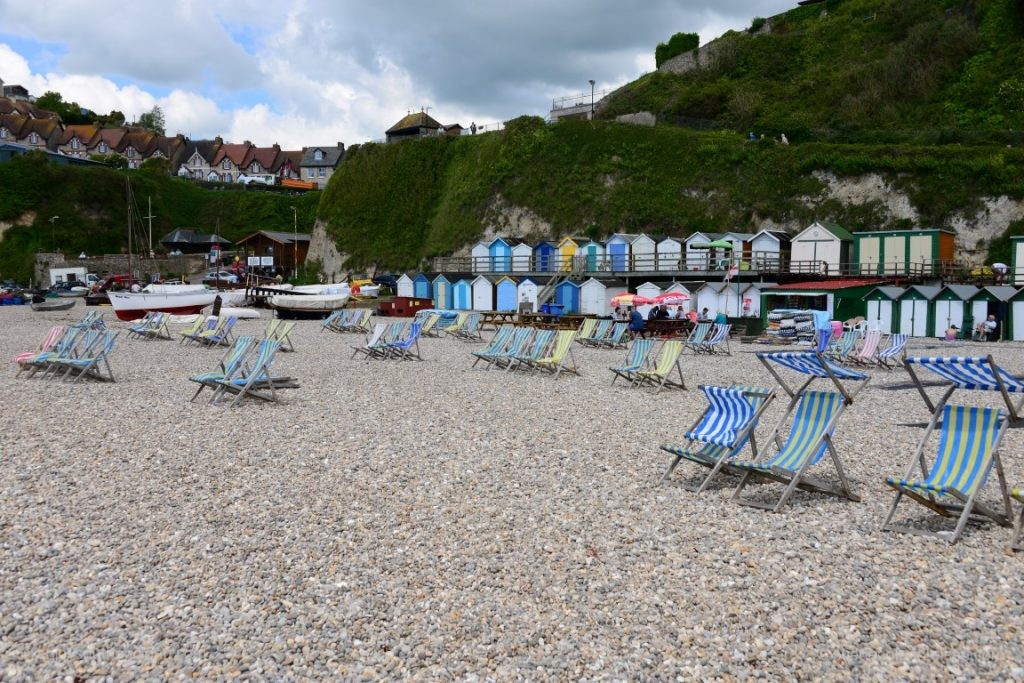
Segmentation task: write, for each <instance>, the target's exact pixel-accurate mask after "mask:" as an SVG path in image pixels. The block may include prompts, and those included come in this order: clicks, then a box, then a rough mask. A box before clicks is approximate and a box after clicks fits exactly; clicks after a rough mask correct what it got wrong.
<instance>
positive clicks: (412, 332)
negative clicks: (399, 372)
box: [381, 322, 423, 360]
mask: <svg viewBox="0 0 1024 683" xmlns="http://www.w3.org/2000/svg"><path fill="white" fill-rule="evenodd" d="M421 329H422V325H420V324H419V323H416V322H414V323H412V324H411V325H410V326H409V331H408V332H407V333H406V335H405V336H404V337H403V338H401V339H399V340H397V341H393V342H389V343H388V345H387V348H386V349H385V351H384V354H383V355H382V356H381V358H393V359H397V360H423V358H422V356H420V341H419V340H420V330H421Z"/></svg>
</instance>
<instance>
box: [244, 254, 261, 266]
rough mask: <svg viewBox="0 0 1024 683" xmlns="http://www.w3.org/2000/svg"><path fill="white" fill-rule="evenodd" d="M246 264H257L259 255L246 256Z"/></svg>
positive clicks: (258, 263)
mask: <svg viewBox="0 0 1024 683" xmlns="http://www.w3.org/2000/svg"><path fill="white" fill-rule="evenodd" d="M246 265H248V266H250V267H251V266H259V265H260V257H259V256H250V257H248V258H247V259H246Z"/></svg>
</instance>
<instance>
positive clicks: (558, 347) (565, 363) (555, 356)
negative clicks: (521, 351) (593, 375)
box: [533, 330, 580, 377]
mask: <svg viewBox="0 0 1024 683" xmlns="http://www.w3.org/2000/svg"><path fill="white" fill-rule="evenodd" d="M574 341H576V330H560V331H559V332H558V334H556V335H555V344H554V348H553V350H552V351H551V355H549V356H546V357H544V358H539V359H537V360H536V361H534V363H533V367H534V368H535V369H537V370H543V371H544V372H550V373H551V374H552V375H554V376H555V377H558V375H560V374H561V373H563V372H569V373H572V374H574V375H577V376H579V374H580V371H579V368H577V367H576V359H575V358H573V355H572V344H573V342H574Z"/></svg>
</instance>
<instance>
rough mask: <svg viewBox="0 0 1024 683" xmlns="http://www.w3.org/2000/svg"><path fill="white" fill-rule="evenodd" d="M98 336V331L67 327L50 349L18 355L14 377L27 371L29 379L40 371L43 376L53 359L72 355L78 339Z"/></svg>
mask: <svg viewBox="0 0 1024 683" xmlns="http://www.w3.org/2000/svg"><path fill="white" fill-rule="evenodd" d="M98 334H99V331H98V330H92V329H89V330H86V329H84V328H81V327H70V326H69V327H67V328H66V329H65V330H64V333H63V334H62V335H61V337H60V339H58V340H57V343H56V344H54V345H53V346H52V347H51V348H49V349H47V350H45V351H40V352H38V353H33V354H28V355H26V354H21V355H19V356H18V373H17V374H16V375H15V377H18V376H19V375H21V373H22V372H25V371H28V376H29V377H34V376H35V375H36V373H38V372H40V371H42V372H43V373H44V374H45V371H46V370H47V369H48V368H49V367H50V361H52V360H53V359H55V358H64V357H68V356H73V355H74V349H75V347H76V345H77V344H78V342H79V340H80V338H82V337H89V336H93V337H95V336H96V335H98Z"/></svg>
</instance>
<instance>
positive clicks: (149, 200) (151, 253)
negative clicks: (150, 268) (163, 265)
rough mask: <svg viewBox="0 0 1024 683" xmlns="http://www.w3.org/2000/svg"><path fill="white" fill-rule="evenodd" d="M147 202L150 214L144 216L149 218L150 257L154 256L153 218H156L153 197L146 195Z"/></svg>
mask: <svg viewBox="0 0 1024 683" xmlns="http://www.w3.org/2000/svg"><path fill="white" fill-rule="evenodd" d="M146 203H147V204H148V206H149V215H148V216H143V218H146V219H148V220H149V258H153V219H154V218H156V216H154V215H153V198H152V197H146Z"/></svg>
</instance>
